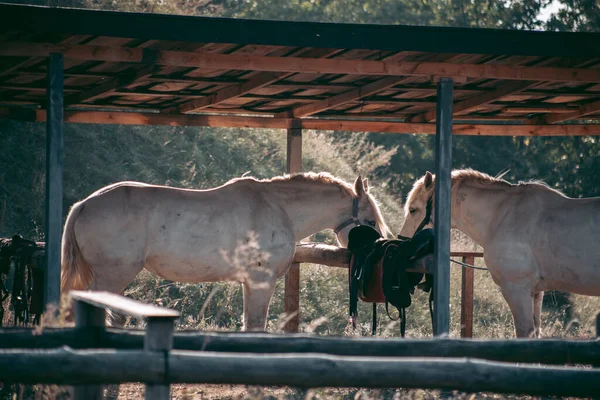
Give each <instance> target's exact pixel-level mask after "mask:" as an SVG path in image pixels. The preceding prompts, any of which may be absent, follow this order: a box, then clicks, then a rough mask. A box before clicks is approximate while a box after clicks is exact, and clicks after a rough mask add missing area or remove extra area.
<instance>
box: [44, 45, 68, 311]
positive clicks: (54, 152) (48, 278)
mask: <svg viewBox="0 0 600 400" xmlns="http://www.w3.org/2000/svg"><path fill="white" fill-rule="evenodd" d="M63 74H64V72H63V55H62V54H59V53H52V54H50V57H49V59H48V91H47V103H46V225H45V240H46V266H45V267H46V268H45V270H44V305H45V307H46V308H47V307H48V306H49V305H50V304H55V305H56V306H57V307H58V306H59V305H60V245H61V237H62V217H63V215H62V214H63V207H62V206H63V204H62V203H63V118H64V93H63V82H64V76H63Z"/></svg>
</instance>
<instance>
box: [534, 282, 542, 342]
mask: <svg viewBox="0 0 600 400" xmlns="http://www.w3.org/2000/svg"><path fill="white" fill-rule="evenodd" d="M543 300H544V292H537V293H536V294H534V295H533V327H534V329H535V337H537V338H539V337H542V302H543Z"/></svg>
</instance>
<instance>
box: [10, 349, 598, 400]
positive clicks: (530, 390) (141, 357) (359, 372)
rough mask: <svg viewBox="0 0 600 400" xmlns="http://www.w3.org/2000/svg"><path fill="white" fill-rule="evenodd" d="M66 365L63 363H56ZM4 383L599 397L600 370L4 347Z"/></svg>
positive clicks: (438, 361)
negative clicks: (416, 390) (203, 385)
mask: <svg viewBox="0 0 600 400" xmlns="http://www.w3.org/2000/svg"><path fill="white" fill-rule="evenodd" d="M57 365H60V368H56V366H57ZM0 376H2V380H3V382H6V383H13V382H18V383H23V384H31V383H53V384H88V383H124V382H147V383H155V384H160V383H163V382H169V383H210V384H241V385H260V386H291V387H302V388H315V387H370V388H384V387H402V388H422V389H449V390H459V391H467V392H499V393H521V394H528V395H536V396H548V395H554V396H574V397H593V396H595V395H596V394H597V393H598V389H599V385H600V384H599V382H600V369H597V368H594V369H590V368H578V367H562V366H561V367H553V366H547V365H543V366H521V365H514V364H506V363H498V362H491V361H483V360H478V359H467V358H458V359H442V358H433V359H423V358H420V357H406V358H394V357H347V356H345V357H342V356H334V355H325V354H300V355H289V354H246V355H241V354H235V353H213V352H190V351H173V352H171V353H170V354H169V358H168V363H167V362H166V355H165V354H164V353H161V352H145V351H140V350H137V351H136V350H121V351H118V352H115V351H112V350H71V349H53V350H39V351H36V352H32V351H30V350H21V349H18V350H4V351H1V352H0Z"/></svg>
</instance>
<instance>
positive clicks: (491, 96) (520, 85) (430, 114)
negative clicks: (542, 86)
mask: <svg viewBox="0 0 600 400" xmlns="http://www.w3.org/2000/svg"><path fill="white" fill-rule="evenodd" d="M535 84H537V82H529V81H525V82H510V83H507V84H505V85H502V86H500V87H499V88H497V89H495V90H493V91H491V92H485V93H482V94H479V95H476V96H473V97H470V98H468V99H466V100H463V101H459V102H457V103H456V104H454V106H453V113H454V114H458V113H461V112H463V113H464V112H468V111H469V110H471V109H473V108H475V107H478V106H481V105H483V104H486V103H489V102H492V101H494V100H498V99H500V98H502V97H504V96H507V95H509V94H511V93H516V92H519V91H521V90H524V89H527V88H530V87H532V86H533V85H535ZM433 120H435V109H434V110H431V111H427V112H425V113H423V114H420V115H417V116H415V117H413V118H411V119H410V120H409V121H410V122H431V121H433Z"/></svg>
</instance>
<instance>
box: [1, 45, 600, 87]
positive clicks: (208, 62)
mask: <svg viewBox="0 0 600 400" xmlns="http://www.w3.org/2000/svg"><path fill="white" fill-rule="evenodd" d="M53 52H59V53H63V54H64V56H65V58H73V59H79V60H88V61H89V60H95V61H107V62H132V63H143V62H148V61H150V60H151V61H152V62H154V63H156V64H158V65H167V66H177V67H193V68H209V69H234V70H254V71H269V72H298V73H318V74H324V73H334V74H350V75H383V76H385V75H389V76H428V77H431V76H460V77H466V78H473V79H481V78H490V79H507V80H531V81H565V82H600V69H593V68H592V69H586V68H556V67H524V66H508V65H495V64H454V63H444V62H405V61H373V60H342V59H326V58H300V57H269V56H251V55H235V54H212V53H211V54H206V53H193V52H184V51H169V50H151V49H138V48H123V47H108V46H91V45H52V44H45V43H30V42H0V55H3V56H15V57H34V56H43V57H46V56H48V55H49V54H50V53H53Z"/></svg>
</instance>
